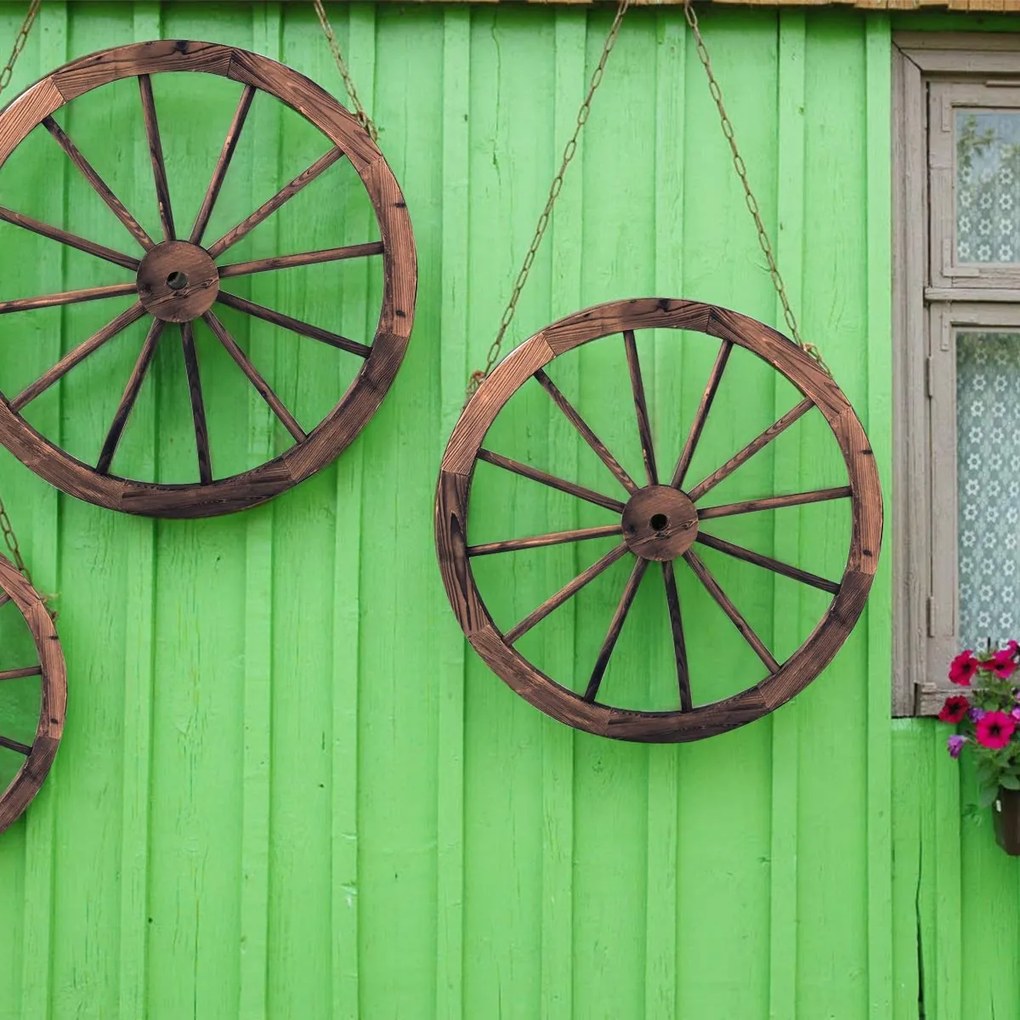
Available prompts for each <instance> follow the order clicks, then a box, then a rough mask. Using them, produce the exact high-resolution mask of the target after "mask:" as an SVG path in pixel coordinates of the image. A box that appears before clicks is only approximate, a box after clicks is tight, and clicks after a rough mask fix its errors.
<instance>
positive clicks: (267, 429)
mask: <svg viewBox="0 0 1020 1020" xmlns="http://www.w3.org/2000/svg"><path fill="white" fill-rule="evenodd" d="M252 45H253V48H254V49H255V51H256V52H258V53H265V54H267V55H269V56H272V57H274V58H277V59H279V57H280V53H279V50H280V8H279V5H278V4H275V3H274V4H267V5H264V6H260V7H258V8H253V9H252ZM267 105H269V104H266V103H260V104H259V109H258V110H256V111H253V112H254V116H252V115H251V114H250V115H249V122H248V124H247V125H246V126H247V129H248V131H249V132H251V134H252V135H253V136H254V138H255V144H254V146H250V147H249V150H250V149H251V148H254V149H255V150H256V154H255V157H254V158H255V159H256V161H258V162H259V163H261V164H262V165H264V166H266V165H268V166H270V167H273V168H275V169H276V170H277V171H279V159H278V157H277V155H276V150H278V148H279V146H280V145H281V139H280V124H279V116H278V113H277V109H276V107H275V105H274V106H273V107H272V108H271V109H266V106H267ZM248 141H249V142H250V141H251V138H249V139H248ZM267 150H268V151H267ZM235 169H237V168H235ZM258 176H259V175H257V174H252V187H251V192H250V195H249V199H250V205H251V207H252V208H253V209H254V208H257V207H258V205H259V204H260V202H261V201H262V200H263V197H264V194H265V190H266V182H264V181H262V180H258ZM276 179H277V180H279V179H280V177H279V174H278V173H277V175H276ZM274 228H275V230H274ZM263 229H264V230H267V231H273V232H274V233H275V238H276V242H277V247H276V250H278V251H279V250H281V249H280V248H279V240H280V237H279V220H278V218H277V219H274V220H273V222H272V224H271V225H267V226H266V227H264V228H263ZM267 275H269V276H270V278H269V279H268V280H259V281H258V282H257V286H258V287H259V301H260V302H261V303H266V304H268V305H270V306H272V296H273V294H274V292H275V286H274V285H275V282H276V281H275V279H274V277H275V274H267ZM253 282H254V281H253ZM267 292H268V293H267ZM260 332H263V333H264V332H265V331H264V330H262V331H260ZM250 343H251V346H250V349H251V355H252V357H253V358H256V359H258V361H257V363H265V362H263V361H262V360H261V358H260V355H261V356H262V357H265V356H266V355H267V352H269V353H270V354H271V352H272V349H273V348H272V341H271V340H269V339H263V340H262V341H261V342H260V341H258V340H254V339H253V340H252V341H251V342H250ZM248 447H249V449H250V451H251V452H252V454H253V455H254V459H255V460H256V461H266V460H269V459H270V458H271V457H272V456H273V453H274V449H273V422H272V419H271V417H270V415H269V414H268V409H267V408H266V407H264V406H259V403H258V401H257V399H256V398H255V394H250V395H249V402H248ZM274 522H275V506H273V505H270V506H268V507H266V506H264V507H259V508H258V509H257V510H254V511H252V512H251V513H249V514H245V516H244V524H245V528H244V533H245V552H244V559H245V571H244V578H245V590H244V649H245V651H244V679H243V698H244V703H243V705H242V706H241V717H242V726H243V736H242V744H241V754H242V758H243V769H242V779H241V790H240V796H241V832H240V855H241V902H240V931H241V938H240V945H239V950H240V958H239V960H238V971H239V974H238V980H239V992H238V994H239V1003H240V1015H241V1016H245V1017H251V1018H252V1020H260V1018H264V1017H266V1016H267V1015H268V1013H267V998H268V994H269V989H268V985H269V976H270V974H269V939H270V932H269V916H270V907H269V895H270V875H271V864H270V840H271V835H272V802H271V796H272V791H271V784H272V779H273V769H272V765H273V754H272V736H273V725H272V723H273V708H272V689H273V688H272V678H273V641H274V637H275V630H274V626H273V621H274V614H273V592H274V585H273V558H274V541H273V538H274Z"/></svg>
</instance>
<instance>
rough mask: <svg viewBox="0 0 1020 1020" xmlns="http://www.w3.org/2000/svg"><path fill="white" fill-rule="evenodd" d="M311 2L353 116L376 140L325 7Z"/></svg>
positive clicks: (374, 140) (320, 2)
mask: <svg viewBox="0 0 1020 1020" xmlns="http://www.w3.org/2000/svg"><path fill="white" fill-rule="evenodd" d="M313 2H314V3H315V13H316V14H317V15H318V16H319V24H320V25H322V31H323V33H324V34H325V36H326V42H327V43H329V48H330V50H331V51H332V53H333V59H334V60H335V61H336V67H337V70H338V71H339V72H340V77H341V78H343V80H344V88H345V89H347V95H349V96H350V97H351V105H352V106H353V107H354V113H355V116H356V117H357V118H358V120H359V121H360V122H361V126H362V127H363V128H364V129H365V130H366V131H367V132H368V133H369V134H370V135H371V136H372V141H373V142H378V141H379V131H378V129H377V128H376V126H375V124H373V123H372V118H371V117H369V115H368V114H367V113H366V112H365V108H364V106H362V105H361V100H360V99H359V98H358V90H357V89H356V88H355V87H354V80H353V79H352V78H351V72H350V70H349V69H348V67H347V62H346V61H345V60H344V56H343V54H342V53H341V52H340V44H339V43H338V42H337V41H336V36H335V35H334V34H333V26H332V25H331V24H330V23H329V18H328V17H327V16H326V8H325V7H323V6H322V0H313Z"/></svg>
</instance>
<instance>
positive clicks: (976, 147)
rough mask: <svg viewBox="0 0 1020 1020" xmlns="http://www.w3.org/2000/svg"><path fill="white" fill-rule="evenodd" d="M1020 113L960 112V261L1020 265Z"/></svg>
mask: <svg viewBox="0 0 1020 1020" xmlns="http://www.w3.org/2000/svg"><path fill="white" fill-rule="evenodd" d="M1018 188H1020V114H1017V113H1016V112H1012V111H1002V112H987V111H981V110H957V112H956V257H957V260H958V261H959V262H1016V261H1020V193H1018Z"/></svg>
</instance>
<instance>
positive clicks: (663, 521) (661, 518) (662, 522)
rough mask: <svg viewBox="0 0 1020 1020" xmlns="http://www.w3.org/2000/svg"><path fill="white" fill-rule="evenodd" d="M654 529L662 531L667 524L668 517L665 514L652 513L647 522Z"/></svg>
mask: <svg viewBox="0 0 1020 1020" xmlns="http://www.w3.org/2000/svg"><path fill="white" fill-rule="evenodd" d="M648 523H649V524H651V526H652V527H653V528H654V529H655V530H656V531H662V529H663V528H664V527H666V525H667V524H669V518H668V517H667V516H666V515H665V514H652V519H651V520H650V521H649V522H648Z"/></svg>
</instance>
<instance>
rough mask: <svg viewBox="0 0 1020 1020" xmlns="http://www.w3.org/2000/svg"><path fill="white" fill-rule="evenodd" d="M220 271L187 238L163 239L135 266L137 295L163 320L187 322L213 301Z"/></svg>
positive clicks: (151, 311)
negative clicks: (136, 269) (179, 239)
mask: <svg viewBox="0 0 1020 1020" xmlns="http://www.w3.org/2000/svg"><path fill="white" fill-rule="evenodd" d="M219 290H220V274H219V272H218V271H217V269H216V264H215V263H214V262H213V260H212V259H211V258H210V257H209V254H208V253H207V252H206V251H205V250H204V249H202V248H200V247H198V245H196V244H189V243H188V242H187V241H164V242H163V243H162V244H157V245H156V246H155V247H154V248H151V249H150V250H149V251H148V252H147V253H146V255H145V258H143V259H142V263H141V265H140V266H139V267H138V297H139V299H140V300H141V302H142V304H143V305H144V306H145V309H146V311H148V312H150V313H151V314H152V315H155V316H156V318H158V319H162V320H163V321H164V322H190V321H191V320H192V319H197V318H198V317H199V316H200V315H203V314H204V313H205V312H207V311H208V310H209V309H210V308H211V307H212V303H213V302H214V301H215V300H216V295H217V294H218V293H219Z"/></svg>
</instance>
